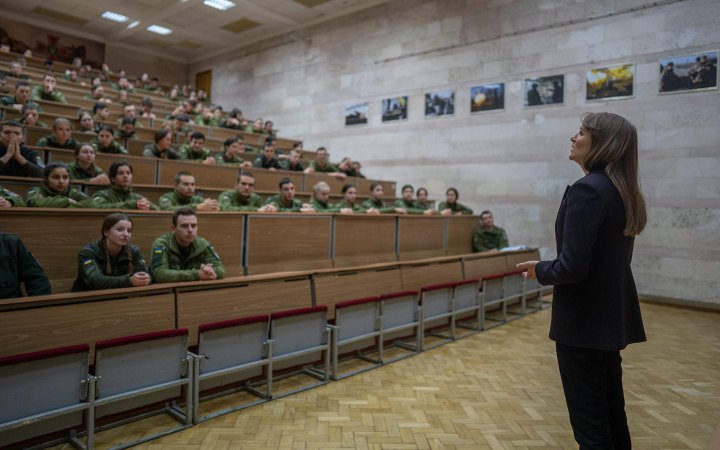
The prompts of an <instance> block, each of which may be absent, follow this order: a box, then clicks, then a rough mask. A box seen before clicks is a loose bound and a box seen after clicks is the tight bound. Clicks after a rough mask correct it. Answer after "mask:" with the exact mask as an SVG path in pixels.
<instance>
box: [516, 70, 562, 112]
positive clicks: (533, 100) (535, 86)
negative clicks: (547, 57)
mask: <svg viewBox="0 0 720 450" xmlns="http://www.w3.org/2000/svg"><path fill="white" fill-rule="evenodd" d="M564 87H565V75H551V76H548V77H537V78H526V79H525V106H530V107H532V106H541V105H557V104H560V103H563V102H564V101H565V99H564V97H565V95H564V91H563V89H564Z"/></svg>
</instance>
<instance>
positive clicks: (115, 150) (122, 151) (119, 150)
mask: <svg viewBox="0 0 720 450" xmlns="http://www.w3.org/2000/svg"><path fill="white" fill-rule="evenodd" d="M90 145H92V146H93V148H94V149H95V152H96V153H112V154H115V155H127V154H128V151H127V149H126V148H125V147H123V146H122V145H120V143H119V142H116V141H112V142H110V145H108V146H107V147H106V146H104V145H102V144H100V142H99V141H98V140H97V139H95V140H93V141H92V143H91V144H90Z"/></svg>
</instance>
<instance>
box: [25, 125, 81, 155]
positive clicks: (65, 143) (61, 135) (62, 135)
mask: <svg viewBox="0 0 720 450" xmlns="http://www.w3.org/2000/svg"><path fill="white" fill-rule="evenodd" d="M52 131H53V134H51V135H48V136H45V137H41V138H40V139H38V141H37V143H36V144H35V145H36V146H38V147H52V148H64V149H68V150H75V149H76V148H77V142H75V140H74V139H72V138H71V137H70V135H71V134H72V132H71V131H70V121H69V120H67V119H65V118H64V117H58V118H57V119H55V122H53V126H52Z"/></svg>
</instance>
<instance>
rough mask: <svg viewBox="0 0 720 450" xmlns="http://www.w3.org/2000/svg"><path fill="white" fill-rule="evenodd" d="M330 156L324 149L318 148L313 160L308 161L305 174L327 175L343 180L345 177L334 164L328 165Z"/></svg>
mask: <svg viewBox="0 0 720 450" xmlns="http://www.w3.org/2000/svg"><path fill="white" fill-rule="evenodd" d="M329 158H330V154H329V153H328V151H327V149H326V148H325V147H320V148H318V149H317V151H316V152H315V160H313V161H310V167H308V168H307V169H305V172H306V173H327V174H330V175H333V176H337V177H339V178H345V177H346V175H345V174H344V173H342V172H340V169H338V167H337V166H336V165H334V164H330V161H329Z"/></svg>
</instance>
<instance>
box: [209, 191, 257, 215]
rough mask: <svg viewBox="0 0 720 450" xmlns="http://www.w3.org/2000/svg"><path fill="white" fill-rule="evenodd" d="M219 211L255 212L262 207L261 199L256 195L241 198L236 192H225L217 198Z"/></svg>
mask: <svg viewBox="0 0 720 450" xmlns="http://www.w3.org/2000/svg"><path fill="white" fill-rule="evenodd" d="M218 205H219V206H220V211H257V210H258V208H261V207H262V206H263V199H262V197H260V196H259V195H257V194H256V193H254V192H253V193H252V194H250V196H249V197H243V196H241V195H240V194H238V192H237V191H236V190H231V191H225V192H223V193H222V194H220V197H218Z"/></svg>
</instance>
